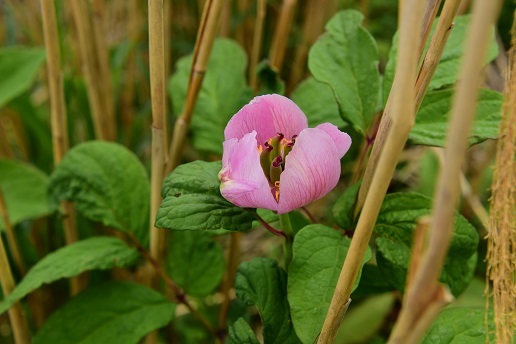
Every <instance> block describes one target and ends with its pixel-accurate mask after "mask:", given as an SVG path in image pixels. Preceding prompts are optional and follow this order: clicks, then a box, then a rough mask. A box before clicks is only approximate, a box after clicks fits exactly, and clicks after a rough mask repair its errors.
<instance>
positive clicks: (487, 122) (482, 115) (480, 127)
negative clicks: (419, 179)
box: [409, 89, 503, 147]
mask: <svg viewBox="0 0 516 344" xmlns="http://www.w3.org/2000/svg"><path fill="white" fill-rule="evenodd" d="M452 100H453V89H447V90H442V91H433V92H429V93H427V94H426V96H425V98H424V99H423V103H422V104H421V108H420V109H419V112H418V114H417V116H416V123H415V124H414V127H413V128H412V130H411V131H410V134H409V140H410V142H411V143H413V144H420V145H428V146H440V147H444V145H445V142H446V133H447V132H448V122H449V121H448V117H449V113H450V111H451V107H452ZM502 106H503V95H502V94H501V93H498V92H496V91H491V90H486V89H481V90H480V95H479V98H478V102H477V110H476V116H475V121H474V123H473V128H472V130H471V132H470V134H469V144H470V145H474V144H477V143H480V142H482V141H485V140H487V139H497V138H498V128H499V126H500V119H501V117H502Z"/></svg>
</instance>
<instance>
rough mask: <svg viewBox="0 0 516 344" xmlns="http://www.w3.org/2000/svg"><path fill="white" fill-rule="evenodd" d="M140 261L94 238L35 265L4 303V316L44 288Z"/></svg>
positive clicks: (112, 242) (116, 242) (128, 250)
mask: <svg viewBox="0 0 516 344" xmlns="http://www.w3.org/2000/svg"><path fill="white" fill-rule="evenodd" d="M138 257H139V253H138V251H137V250H136V249H134V248H132V247H129V246H127V244H126V243H124V242H123V241H122V240H120V239H117V238H114V237H94V238H90V239H86V240H81V241H78V242H76V243H74V244H71V245H68V246H65V247H63V248H60V249H59V250H57V251H55V252H52V253H50V254H48V255H47V256H45V257H44V258H43V259H41V260H40V261H39V262H38V263H37V264H36V265H34V266H33V267H32V268H31V269H30V270H29V272H28V273H27V275H25V277H24V278H23V280H22V281H21V282H20V283H19V284H18V285H17V286H16V288H14V290H13V291H12V293H11V294H9V296H8V297H6V298H5V299H4V300H3V301H2V302H1V303H0V314H1V313H3V312H5V311H6V310H7V309H8V308H9V307H10V306H11V305H12V304H14V303H15V302H16V301H18V300H19V299H21V298H23V297H24V296H26V295H27V294H29V293H30V292H32V291H34V290H36V289H37V288H39V287H40V286H41V285H42V284H45V283H51V282H54V281H57V280H58V279H61V278H68V277H73V276H77V275H78V274H80V273H81V272H83V271H87V270H93V269H100V270H107V269H111V268H113V267H115V266H120V267H123V266H128V265H131V264H133V263H134V262H135V261H136V260H137V259H138Z"/></svg>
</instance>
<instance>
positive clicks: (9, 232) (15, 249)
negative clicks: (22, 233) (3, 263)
mask: <svg viewBox="0 0 516 344" xmlns="http://www.w3.org/2000/svg"><path fill="white" fill-rule="evenodd" d="M0 211H1V212H2V215H3V220H4V224H5V234H6V237H7V243H8V246H9V249H10V250H11V254H12V256H13V260H14V262H15V264H16V267H17V268H18V271H20V273H21V274H22V275H25V273H26V272H27V267H26V266H25V262H24V261H23V257H22V254H21V251H20V246H19V245H18V241H17V240H16V234H15V233H14V229H13V226H12V224H11V220H10V218H9V213H8V212H7V203H6V201H5V198H4V193H3V192H2V188H1V187H0ZM0 235H1V234H0Z"/></svg>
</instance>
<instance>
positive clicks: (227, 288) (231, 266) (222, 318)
mask: <svg viewBox="0 0 516 344" xmlns="http://www.w3.org/2000/svg"><path fill="white" fill-rule="evenodd" d="M241 239H242V233H239V232H235V233H231V236H230V239H229V240H230V244H229V248H228V268H227V269H226V276H224V281H223V282H222V283H223V284H222V295H223V297H224V299H223V301H222V304H221V306H220V311H219V330H223V329H224V328H225V327H226V320H227V316H228V311H229V303H230V302H231V295H230V292H231V288H232V287H233V284H234V281H235V275H236V271H237V267H238V263H239V256H240V240H241Z"/></svg>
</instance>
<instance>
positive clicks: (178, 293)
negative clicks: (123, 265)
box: [123, 232, 218, 337]
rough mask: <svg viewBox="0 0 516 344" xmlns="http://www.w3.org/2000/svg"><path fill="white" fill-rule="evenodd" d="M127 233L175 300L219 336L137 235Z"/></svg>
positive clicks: (125, 233) (130, 240)
mask: <svg viewBox="0 0 516 344" xmlns="http://www.w3.org/2000/svg"><path fill="white" fill-rule="evenodd" d="M123 234H124V235H125V237H126V238H127V240H128V241H129V242H131V243H132V244H133V245H134V246H135V247H136V249H137V250H138V252H140V254H141V255H142V256H143V258H144V259H145V260H146V261H147V262H149V263H150V266H152V268H153V269H154V270H155V271H156V272H157V273H158V274H159V276H160V277H161V278H162V279H163V281H164V282H165V284H166V285H167V287H168V288H169V290H170V291H171V292H172V294H173V298H174V301H176V302H178V303H182V304H183V305H185V306H186V308H188V310H190V312H192V314H193V315H194V316H195V317H196V318H197V319H199V321H201V323H203V325H204V326H205V327H206V328H207V329H208V330H209V331H210V332H211V333H212V334H213V335H214V336H215V337H218V334H217V331H216V330H215V328H214V327H213V325H212V324H211V322H210V321H209V320H208V319H206V317H204V315H202V314H201V313H200V312H199V311H198V310H197V309H195V307H194V306H193V305H192V304H191V303H190V302H189V301H188V300H187V298H186V294H185V293H184V291H183V290H182V289H181V288H180V287H179V286H178V285H177V284H176V283H175V282H174V281H172V280H171V279H170V277H169V276H168V275H167V273H166V272H165V270H163V266H162V265H161V264H160V263H159V262H158V261H156V260H155V259H154V258H153V257H152V256H151V255H150V254H149V252H147V250H146V249H144V248H143V246H142V245H141V244H140V242H139V241H138V239H136V237H135V236H134V235H133V234H132V233H127V232H124V233H123Z"/></svg>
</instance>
